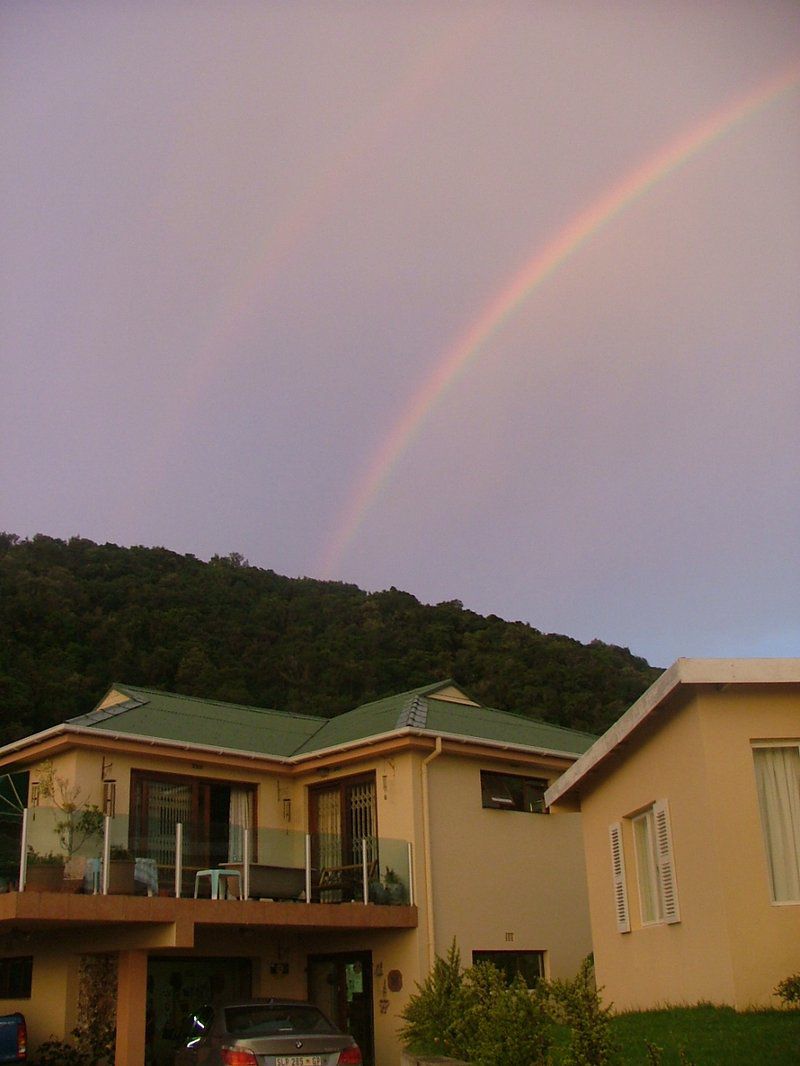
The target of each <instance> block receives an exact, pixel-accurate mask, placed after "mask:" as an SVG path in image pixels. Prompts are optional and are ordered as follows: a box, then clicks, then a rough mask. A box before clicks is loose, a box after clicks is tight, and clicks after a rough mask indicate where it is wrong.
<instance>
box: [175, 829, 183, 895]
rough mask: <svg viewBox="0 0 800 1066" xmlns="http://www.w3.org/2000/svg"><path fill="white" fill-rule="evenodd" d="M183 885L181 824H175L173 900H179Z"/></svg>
mask: <svg viewBox="0 0 800 1066" xmlns="http://www.w3.org/2000/svg"><path fill="white" fill-rule="evenodd" d="M182 883H183V822H176V823H175V899H180V898H181V885H182Z"/></svg>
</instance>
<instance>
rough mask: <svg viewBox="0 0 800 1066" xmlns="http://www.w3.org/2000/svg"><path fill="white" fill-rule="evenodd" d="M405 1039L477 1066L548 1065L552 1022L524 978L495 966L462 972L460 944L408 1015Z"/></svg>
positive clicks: (436, 968)
mask: <svg viewBox="0 0 800 1066" xmlns="http://www.w3.org/2000/svg"><path fill="white" fill-rule="evenodd" d="M402 1017H403V1021H404V1023H405V1024H404V1027H403V1029H402V1030H401V1033H400V1036H401V1038H402V1040H403V1042H404V1043H405V1044H406V1046H407V1047H409V1048H411V1049H412V1050H413V1051H415V1052H419V1053H421V1054H429V1055H430V1054H432V1055H445V1056H448V1057H451V1058H456V1059H460V1060H463V1061H466V1062H469V1063H470V1064H471V1066H546V1064H547V1063H548V1062H549V1058H548V1051H549V1049H550V1037H549V1023H548V1018H547V1016H546V1014H545V1013H544V1011H543V1010H542V1007H541V1004H540V1002H539V1001H538V999H537V997H536V996H531V994H530V993H529V992H528V989H527V988H526V987H525V984H524V982H523V980H522V978H521V977H517V978H516V980H515V981H514V982H513V983H512V984H508V983H507V982H506V979H505V977H504V976H503V974H501V973H500V971H499V970H498V969H496V968H495V967H494V966H493V965H492V964H491V963H490V962H479V963H477V964H476V965H475V966H471V967H469V968H468V969H466V970H462V969H461V957H460V954H459V951H458V948H457V947H456V943H455V941H453V943H452V945H451V946H450V950H449V951H448V953H447V955H446V957H445V958H440V957H437V958H436V960H435V962H434V964H433V969H432V970H431V972H430V974H429V975H428V977H427V978H426V979H425V981H424V983H423V984H421V985H417V991H416V992H415V993H414V994H413V995H412V996H411V998H410V999H409V1001H408V1003H407V1004H406V1007H405V1009H404V1011H403V1015H402Z"/></svg>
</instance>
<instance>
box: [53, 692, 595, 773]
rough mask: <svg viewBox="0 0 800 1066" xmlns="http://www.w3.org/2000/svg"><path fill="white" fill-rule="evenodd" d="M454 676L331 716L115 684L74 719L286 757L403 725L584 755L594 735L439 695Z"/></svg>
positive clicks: (118, 730)
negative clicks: (109, 701)
mask: <svg viewBox="0 0 800 1066" xmlns="http://www.w3.org/2000/svg"><path fill="white" fill-rule="evenodd" d="M452 684H453V682H451V681H440V682H437V683H436V684H433V685H425V686H423V687H421V688H415V689H410V690H409V691H408V692H401V693H398V694H396V695H393V696H386V697H385V698H383V699H380V700H374V701H373V702H371V703H365V704H362V706H360V707H356V708H355V709H354V710H352V711H348V712H346V713H345V714H341V715H338V716H337V717H336V718H330V719H326V718H319V717H316V716H313V715H305V714H292V713H289V712H287V711H275V710H267V709H264V708H261V707H247V706H242V705H241V704H235V703H223V702H221V701H219V700H204V699H198V698H196V697H193V696H180V695H176V694H174V693H169V692H159V691H157V690H155V689H148V688H140V687H138V686H131V685H120V684H115V685H112V690H113V691H115V692H119V693H121V694H122V695H124V696H127V697H128V698H127V700H125V701H124V702H122V703H117V704H114V705H112V706H110V707H102V706H101V705H98V706H97V707H96V708H95V709H94V710H93V711H90V712H89V714H85V715H81V716H79V717H78V718H72V719H70V723H69V724H71V725H78V726H82V727H84V728H90V729H103V730H109V731H111V732H114V733H128V734H131V735H136V736H145V737H153V738H158V739H160V740H168V741H172V742H177V743H185V744H198V745H203V746H206V747H213V748H222V749H228V750H234V751H246V752H252V753H253V754H257V755H265V756H270V755H271V756H278V757H282V758H290V757H292V756H302V755H308V754H311V753H313V752H319V751H324V750H330V749H335V748H338V747H342V746H344V745H348V744H353V743H358V742H359V741H367V740H369V739H370V738H371V737H376V736H382V735H385V734H387V733H395V732H397V731H398V730H403V729H413V730H415V731H419V732H423V733H428V734H430V735H432V736H437V735H442V734H446V735H450V736H459V737H464V738H465V739H468V738H469V739H473V740H478V741H489V742H491V743H497V744H508V745H510V746H517V747H520V748H534V749H540V750H544V751H556V752H563V753H564V754H569V755H580V754H581V753H582V752H584V751H586V750H587V749H588V748H589V747H591V745H592V743H593V742H594V740H595V739H596V738H595V737H593V736H592V735H590V734H589V733H580V732H578V731H576V730H574V729H565V728H563V727H561V726H556V725H551V724H550V723H549V722H540V721H537V720H536V719H533V718H527V717H525V716H524V715H519V714H509V713H508V712H507V711H497V710H492V709H491V708H489V707H481V706H476V705H473V704H468V703H458V702H455V701H454V700H452V699H441V698H437V693H438V692H441V691H442V689H445V688H448V687H449V686H451V685H452Z"/></svg>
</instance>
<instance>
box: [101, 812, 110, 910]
mask: <svg viewBox="0 0 800 1066" xmlns="http://www.w3.org/2000/svg"><path fill="white" fill-rule="evenodd" d="M110 861H111V818H110V817H109V816H108V815H106V816H105V818H104V819H103V867H102V869H103V877H102V882H101V888H100V891H101V892H102V893H103V895H104V896H107V895H108V878H109V873H110V871H109V868H108V867H109V863H110Z"/></svg>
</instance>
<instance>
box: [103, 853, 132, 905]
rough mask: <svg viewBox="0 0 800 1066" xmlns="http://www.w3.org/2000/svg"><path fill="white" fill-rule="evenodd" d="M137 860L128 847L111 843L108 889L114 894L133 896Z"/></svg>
mask: <svg viewBox="0 0 800 1066" xmlns="http://www.w3.org/2000/svg"><path fill="white" fill-rule="evenodd" d="M135 870H136V860H135V859H134V857H133V855H131V853H130V852H129V851H128V849H127V848H122V847H118V846H117V845H116V844H112V845H111V851H110V855H109V863H108V891H109V894H110V895H112V896H132V895H133V894H134V892H135V890H136V881H135V879H134V873H135Z"/></svg>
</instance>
